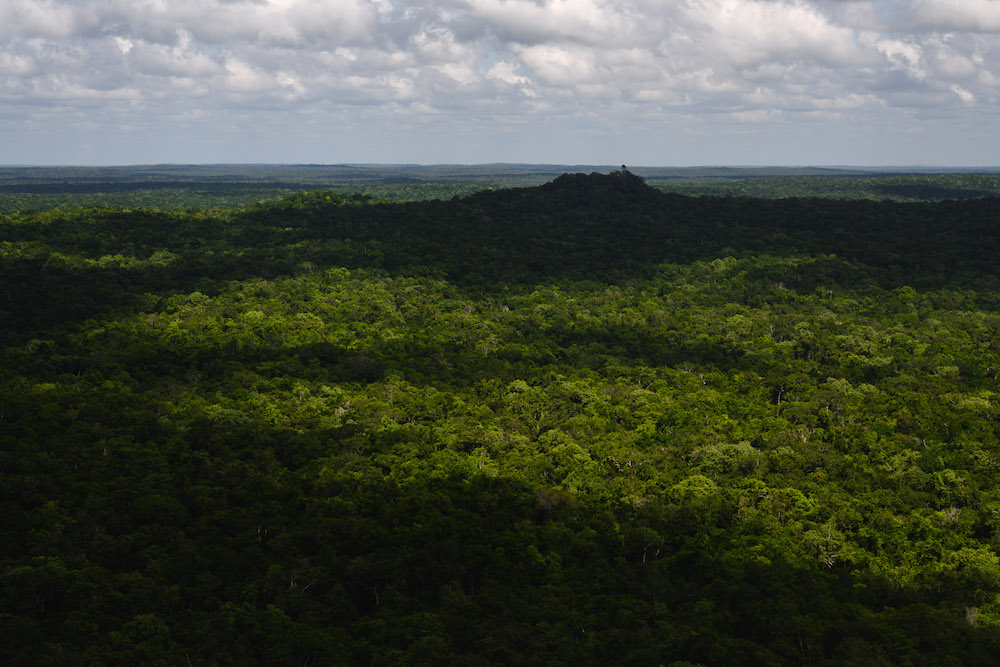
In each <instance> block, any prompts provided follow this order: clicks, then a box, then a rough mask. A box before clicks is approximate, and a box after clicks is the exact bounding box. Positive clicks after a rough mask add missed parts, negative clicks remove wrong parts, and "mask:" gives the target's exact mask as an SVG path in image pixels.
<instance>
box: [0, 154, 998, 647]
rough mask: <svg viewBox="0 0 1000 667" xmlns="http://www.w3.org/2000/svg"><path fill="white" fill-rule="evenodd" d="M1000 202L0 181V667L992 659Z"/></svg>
mask: <svg viewBox="0 0 1000 667" xmlns="http://www.w3.org/2000/svg"><path fill="white" fill-rule="evenodd" d="M573 171H581V172H584V173H565V172H573ZM998 195H1000V175H998V174H997V173H989V172H982V173H972V172H968V173H966V172H957V171H956V172H950V173H896V172H892V171H889V170H886V171H881V172H875V171H867V172H861V171H850V170H821V169H722V168H706V169H688V170H680V169H677V170H671V169H648V170H643V169H636V170H635V173H633V172H631V171H629V170H622V169H621V168H620V167H608V168H606V169H604V168H602V169H601V170H600V172H599V173H598V172H593V173H590V170H589V169H573V168H567V167H559V166H555V165H552V166H537V165H533V166H529V165H488V166H479V167H447V166H441V167H385V166H365V165H356V166H341V167H322V166H301V167H268V166H248V167H233V166H221V165H220V166H214V167H169V166H166V167H129V168H70V167H64V168H55V167H52V168H5V169H0V280H2V284H3V289H2V290H0V322H3V326H2V328H0V345H2V347H3V356H2V361H0V663H2V664H9V665H123V666H124V665H165V666H166V665H170V666H174V665H192V666H196V665H253V664H260V665H301V666H307V665H309V666H313V665H469V666H480V665H481V666H484V667H485V666H488V665H539V666H542V665H545V666H548V665H574V666H578V665H613V664H626V665H676V666H682V665H683V666H691V665H706V666H708V665H855V666H858V667H861V666H864V667H869V666H873V665H994V664H996V661H997V655H1000V558H998V553H1000V422H998V418H1000V383H998V375H1000V269H998V257H1000V198H998Z"/></svg>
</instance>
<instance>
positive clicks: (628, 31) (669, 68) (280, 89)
mask: <svg viewBox="0 0 1000 667" xmlns="http://www.w3.org/2000/svg"><path fill="white" fill-rule="evenodd" d="M102 99H103V100H106V101H107V107H106V108H105V109H104V112H105V115H106V117H107V118H108V119H114V121H115V122H116V123H118V124H128V123H132V124H136V123H139V122H140V120H141V121H142V122H149V123H152V122H154V121H155V119H156V118H157V117H159V115H161V114H162V117H163V118H165V119H170V118H190V117H192V116H191V113H192V109H197V111H198V113H197V117H198V119H199V122H205V123H211V122H212V119H213V118H219V119H221V118H223V117H225V118H227V119H228V120H227V121H226V122H233V121H232V119H233V118H237V117H244V118H251V119H250V120H247V121H246V122H248V123H251V124H252V123H253V120H252V116H253V114H254V113H255V110H269V111H275V112H284V113H287V114H301V115H303V116H304V117H305V116H308V117H314V116H316V115H317V114H318V115H326V116H330V117H332V115H331V114H341V115H340V116H337V117H338V118H343V119H345V122H347V121H350V122H353V123H356V124H359V126H360V124H363V123H366V122H375V121H372V120H371V119H372V118H383V117H385V118H388V117H392V118H396V119H398V118H400V117H401V116H400V115H401V114H405V113H416V114H417V115H421V116H423V115H428V114H429V115H432V116H434V117H437V118H440V119H442V122H443V123H448V122H451V123H456V122H459V121H461V122H463V123H464V122H466V120H465V119H466V117H468V118H478V119H481V121H482V122H483V123H485V125H484V126H483V127H490V125H489V123H491V122H493V123H507V122H513V121H512V119H513V118H515V117H522V118H537V119H541V118H546V119H549V118H576V119H579V118H586V119H588V120H587V122H588V123H591V124H599V123H601V122H602V120H601V119H602V118H606V119H608V120H607V121H605V122H607V123H620V122H621V118H622V117H623V115H628V114H631V116H632V117H633V118H634V119H635V120H636V122H637V123H638V122H646V121H645V120H644V119H655V118H662V117H665V116H666V115H671V117H674V118H679V119H683V120H684V122H685V123H694V122H695V120H692V119H697V118H699V117H703V116H708V117H715V118H719V119H727V120H726V122H732V123H736V124H739V123H748V124H753V125H754V126H760V125H762V124H768V123H780V124H782V126H785V125H787V124H788V123H791V122H794V119H795V118H796V117H799V116H801V117H802V118H803V119H809V118H813V119H815V118H817V117H821V116H823V115H824V114H839V116H838V117H841V118H844V119H849V118H852V117H853V118H857V119H859V120H864V122H873V121H872V119H874V118H877V117H878V118H888V117H889V114H893V113H898V114H901V116H900V117H904V116H905V117H911V115H912V114H919V113H926V112H927V110H928V109H931V108H933V109H935V110H936V111H935V113H938V114H939V115H942V116H945V115H948V114H952V115H954V116H955V117H958V116H959V115H961V114H969V113H971V111H970V110H973V109H974V110H976V113H977V114H979V115H977V116H976V118H977V122H982V121H983V120H984V118H992V119H993V120H994V121H995V120H996V119H995V118H993V116H994V114H995V113H996V112H995V111H993V110H992V109H993V108H1000V2H996V0H394V1H390V0H6V1H5V2H3V3H2V5H0V105H2V104H7V105H16V106H17V107H18V108H19V109H23V108H28V107H32V106H34V107H35V108H37V114H39V115H38V117H39V118H41V117H42V116H41V114H42V113H43V111H44V113H45V114H46V116H45V117H46V118H48V117H52V114H54V113H57V112H56V111H53V109H52V104H53V100H59V101H60V105H61V106H60V107H59V108H60V109H62V110H63V111H64V112H65V113H67V114H72V113H75V112H76V109H75V108H74V105H75V104H79V105H81V108H83V107H86V108H88V109H92V108H93V106H94V105H100V103H101V100H102ZM2 111H3V108H2V107H0V112H2ZM376 112H377V113H376ZM19 113H20V112H19ZM380 114H385V116H382V115H380ZM11 117H13V116H11ZM446 119H447V120H446ZM108 122H110V120H109V121H108ZM220 122H221V120H220ZM692 127H693V126H692Z"/></svg>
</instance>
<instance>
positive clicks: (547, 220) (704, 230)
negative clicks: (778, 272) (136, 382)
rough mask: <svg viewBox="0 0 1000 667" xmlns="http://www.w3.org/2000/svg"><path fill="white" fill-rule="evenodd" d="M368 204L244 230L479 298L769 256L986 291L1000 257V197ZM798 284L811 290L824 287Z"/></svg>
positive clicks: (647, 194)
mask: <svg viewBox="0 0 1000 667" xmlns="http://www.w3.org/2000/svg"><path fill="white" fill-rule="evenodd" d="M359 203H360V202H359V201H358V200H351V199H344V198H342V197H338V196H331V195H330V194H329V193H325V194H324V193H312V194H307V195H303V196H302V197H291V198H288V199H286V200H284V202H283V203H281V204H279V205H276V206H275V205H270V204H265V205H262V206H261V207H259V209H257V210H256V212H254V213H251V214H248V215H247V219H248V220H253V221H254V222H255V223H258V224H263V225H266V226H271V227H277V226H282V225H288V224H292V225H296V226H297V228H298V234H299V236H300V237H301V238H303V239H306V238H309V239H322V238H349V239H351V241H352V243H353V245H354V246H355V248H357V247H359V246H365V250H364V252H363V253H361V255H360V256H358V255H355V256H354V257H353V259H352V260H350V261H353V262H355V263H356V264H357V265H359V266H372V267H379V268H383V269H387V270H392V271H403V272H412V271H418V272H419V271H420V270H421V267H423V268H424V269H427V270H433V271H437V272H441V271H444V273H445V275H447V277H448V278H449V279H450V280H453V281H459V282H463V283H468V282H473V283H477V284H480V285H481V286H488V285H489V284H491V283H494V282H497V281H500V282H504V281H510V282H516V283H524V282H526V283H532V282H534V281H537V280H539V279H542V278H545V279H549V280H563V279H573V280H579V279H584V278H587V279H589V278H594V277H600V278H602V279H612V278H614V279H628V278H629V277H632V278H636V277H640V276H643V277H648V276H649V275H650V272H652V271H655V270H656V266H657V265H658V264H660V263H662V262H690V261H694V260H704V259H715V258H719V257H725V256H741V255H744V256H745V255H750V254H759V253H771V254H776V255H781V256H788V255H794V254H806V255H810V256H823V257H825V259H824V260H822V261H820V265H821V267H822V268H826V269H828V270H836V269H834V268H833V265H838V266H840V268H841V269H843V270H847V271H848V272H849V273H850V272H852V271H861V272H863V273H865V274H866V275H865V277H864V279H865V280H868V279H874V280H876V281H877V282H879V283H880V284H882V285H883V286H887V287H888V286H897V287H898V286H901V285H904V284H906V285H910V286H913V287H917V286H941V285H944V284H951V283H963V284H977V285H980V286H985V285H984V284H983V283H982V282H981V281H983V280H986V281H991V280H993V278H994V276H995V273H996V272H995V263H996V257H997V256H1000V255H998V253H1000V227H998V225H997V224H996V221H997V220H998V218H1000V198H986V199H977V200H965V201H946V202H936V203H923V204H900V203H893V202H872V201H832V200H823V199H784V200H763V199H744V198H691V197H685V196H681V195H669V194H663V193H662V192H660V191H658V190H656V189H655V188H652V187H649V186H647V185H645V184H644V183H643V182H642V180H641V179H640V178H638V177H636V176H633V175H632V174H630V173H628V172H624V173H614V174H612V175H603V174H596V173H595V174H589V175H585V174H567V175H564V176H561V177H560V178H557V179H556V180H554V181H553V182H551V183H548V184H546V185H543V186H540V187H534V188H520V189H510V190H499V191H486V192H481V193H478V194H475V195H472V196H470V197H467V198H464V199H458V198H456V199H453V200H451V201H430V202H410V203H406V204H398V205H388V204H381V205H379V204H375V205H371V206H370V207H369V210H367V211H359V210H358V208H357V206H358V204H359ZM369 203H370V204H371V203H372V202H369ZM345 205H347V206H348V208H347V209H343V207H344V206H345ZM333 210H338V211H340V212H338V213H333V212H332V211H333ZM345 211H350V212H349V213H347V212H345ZM291 212H294V214H292V213H291ZM285 231H287V229H286V230H285ZM831 255H836V256H837V258H840V259H839V260H836V258H833V257H830V256H831ZM330 260H331V261H343V260H344V257H343V256H342V255H339V256H337V257H331V258H330ZM845 262H846V263H850V264H851V265H852V267H851V268H850V269H847V267H846V265H845ZM821 267H819V266H818V267H813V268H815V269H816V270H821ZM869 274H870V275H869ZM788 277H789V280H790V283H795V284H801V286H802V287H803V288H806V289H811V288H812V287H814V286H816V281H817V280H819V281H822V280H823V279H824V277H823V276H822V275H819V276H807V275H803V274H802V272H799V273H797V274H794V275H790V276H788ZM835 278H836V279H837V280H845V279H846V280H849V279H850V277H849V276H848V275H840V276H836V277H835Z"/></svg>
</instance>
